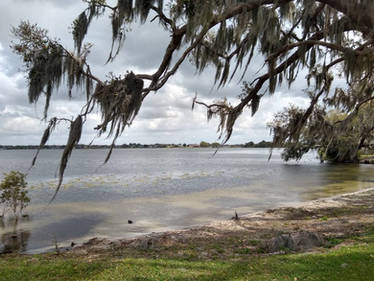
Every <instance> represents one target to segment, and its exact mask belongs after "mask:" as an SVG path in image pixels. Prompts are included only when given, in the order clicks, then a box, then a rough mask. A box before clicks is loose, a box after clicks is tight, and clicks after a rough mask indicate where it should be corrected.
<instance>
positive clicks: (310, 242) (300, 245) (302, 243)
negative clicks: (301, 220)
mask: <svg viewBox="0 0 374 281" xmlns="http://www.w3.org/2000/svg"><path fill="white" fill-rule="evenodd" d="M324 243H325V241H324V239H323V237H321V236H320V235H319V234H317V233H313V232H307V231H303V232H297V233H287V234H280V235H278V236H277V237H275V238H273V239H272V240H270V242H269V243H268V250H269V252H279V251H282V250H285V249H289V250H291V251H304V250H308V249H311V248H314V247H321V246H323V245H324Z"/></svg>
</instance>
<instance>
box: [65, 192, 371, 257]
mask: <svg viewBox="0 0 374 281" xmlns="http://www.w3.org/2000/svg"><path fill="white" fill-rule="evenodd" d="M373 226H374V188H369V189H365V190H361V191H358V192H354V193H348V194H343V195H339V196H334V197H329V198H325V199H319V200H314V201H309V202H305V203H297V204H292V205H288V206H284V207H281V208H277V209H269V210H266V211H263V212H256V213H251V214H247V215H244V216H239V219H235V218H233V219H231V220H225V221H216V222H212V223H211V224H209V225H204V226H196V227H192V228H188V229H184V230H176V231H167V232H161V233H150V234H147V235H143V236H140V237H137V238H134V239H119V240H114V241H111V240H108V239H101V238H93V239H91V240H89V241H87V242H86V243H83V244H82V245H74V246H73V247H72V248H71V249H69V250H68V251H67V254H72V255H87V254H91V255H92V254H93V255H95V254H105V253H106V254H108V253H109V254H115V255H120V256H126V255H129V256H147V255H152V256H159V255H160V256H185V255H198V257H202V258H214V257H215V256H223V255H226V256H228V257H236V256H240V255H243V254H248V253H251V254H264V253H265V254H266V253H272V252H275V251H277V250H279V249H277V248H276V247H278V246H279V245H278V244H279V243H280V246H279V247H283V246H284V245H286V246H287V245H289V244H290V243H291V244H292V243H293V244H292V245H293V246H294V247H293V248H292V247H291V250H295V251H299V250H315V249H316V248H321V247H322V248H323V247H325V248H326V247H332V246H335V245H336V244H339V243H340V242H342V241H345V242H346V241H347V240H349V239H351V238H352V237H355V236H358V235H361V234H362V233H365V232H366V231H367V230H368V229H369V228H370V227H373ZM305 237H307V238H305ZM308 237H309V238H310V239H311V240H312V241H306V240H305V239H309V238H308ZM282 239H283V240H284V239H286V240H287V241H286V240H284V241H283V240H282ZM289 239H291V240H290V241H288V240H289ZM303 239H304V240H305V241H304V240H303ZM310 239H309V240H310ZM279 241H280V242H279ZM282 241H283V242H282ZM277 243H278V244H277ZM282 243H283V244H282ZM287 243H288V244H287ZM295 243H296V244H297V245H296V244H295ZM277 245H278V246H277ZM282 245H283V246H282ZM295 245H296V246H295ZM298 245H299V246H300V247H298ZM304 246H305V247H304ZM274 247H275V248H274ZM279 247H278V248H279ZM287 247H288V246H287Z"/></svg>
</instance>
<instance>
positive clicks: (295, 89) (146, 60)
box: [0, 0, 308, 145]
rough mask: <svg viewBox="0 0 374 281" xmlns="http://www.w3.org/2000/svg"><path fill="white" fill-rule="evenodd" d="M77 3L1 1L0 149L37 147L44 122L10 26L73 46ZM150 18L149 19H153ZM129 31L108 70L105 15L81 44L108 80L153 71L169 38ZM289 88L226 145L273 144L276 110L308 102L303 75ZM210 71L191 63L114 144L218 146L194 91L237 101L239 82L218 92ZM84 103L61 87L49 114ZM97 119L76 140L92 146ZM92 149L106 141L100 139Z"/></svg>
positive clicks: (58, 138)
mask: <svg viewBox="0 0 374 281" xmlns="http://www.w3.org/2000/svg"><path fill="white" fill-rule="evenodd" d="M84 7H85V5H84V3H82V2H81V1H79V0H64V1H62V0H1V1H0V13H1V15H0V144H7V145H16V144H38V143H39V142H40V137H41V134H42V131H43V130H44V128H45V126H46V124H45V122H43V121H41V118H42V112H43V107H44V100H42V99H41V100H40V102H39V103H38V104H37V105H30V104H28V98H27V81H26V79H25V74H24V73H23V72H22V62H21V59H20V57H17V56H16V55H15V54H13V53H12V52H11V50H10V48H9V45H10V43H11V41H12V40H15V38H13V36H12V34H11V33H10V28H11V26H17V25H18V24H19V22H20V21H21V20H29V21H30V22H31V23H38V24H39V25H40V26H41V27H43V28H47V29H48V30H49V34H50V36H51V37H56V38H59V39H61V42H62V43H63V45H65V46H66V47H68V48H69V49H72V48H73V43H72V39H71V37H72V36H71V33H70V29H69V27H70V25H71V22H72V21H73V20H74V18H76V17H77V15H78V14H79V13H80V12H81V11H82V10H83V9H84ZM150 18H152V17H150ZM131 29H132V32H130V33H128V34H127V39H126V41H125V45H124V47H123V49H122V51H121V54H120V56H119V57H117V59H116V61H115V62H114V63H111V64H107V65H105V61H106V59H107V57H108V54H109V47H110V43H111V26H110V20H109V19H108V17H107V16H104V17H102V18H101V19H99V20H97V21H95V22H94V24H93V25H92V26H91V28H90V30H89V34H88V37H87V39H86V41H89V42H91V43H93V44H94V46H93V49H92V53H91V54H90V56H89V59H88V62H89V63H90V64H91V65H92V66H93V72H94V74H95V75H97V76H99V77H100V78H102V79H103V80H105V75H107V74H108V73H109V72H114V73H116V74H120V73H125V72H126V71H127V70H132V71H134V72H137V73H151V72H152V71H154V70H155V69H156V68H157V67H158V64H159V63H160V59H161V57H162V54H163V52H164V50H165V46H166V45H167V43H168V39H169V35H168V34H167V33H166V32H164V31H163V30H162V28H161V27H160V26H158V25H157V23H156V22H154V23H147V24H145V25H144V26H139V25H137V24H133V25H132V26H131ZM262 61H263V59H262V58H261V57H260V56H258V57H256V58H255V60H254V63H253V66H252V68H251V69H250V70H249V72H248V74H247V76H246V79H248V80H250V79H251V78H252V77H253V75H254V74H255V73H256V72H257V71H258V70H259V68H260V67H261V65H262ZM300 76H301V77H300V79H299V80H298V81H296V83H295V84H294V85H293V86H292V88H291V89H287V88H286V87H282V88H280V89H279V91H278V92H276V93H275V94H274V95H273V96H272V97H269V98H263V100H262V101H261V104H260V109H259V112H258V113H257V114H256V115H255V117H253V118H252V117H250V111H246V112H244V114H242V116H241V117H240V119H239V120H238V121H237V123H236V126H235V130H234V133H233V136H232V137H231V140H230V143H245V142H248V141H255V142H258V141H261V140H263V139H265V140H270V138H271V137H270V135H269V130H268V129H267V128H266V123H267V122H269V121H271V119H272V117H273V115H274V113H276V112H278V111H280V110H282V109H283V108H284V107H285V106H287V105H288V104H289V103H293V104H296V105H300V106H304V107H305V106H306V105H307V104H308V99H307V98H305V96H304V95H303V91H302V89H303V88H304V87H305V86H306V85H305V83H304V80H305V79H304V77H303V75H300ZM213 78H214V72H213V70H212V69H208V70H207V71H205V72H204V73H203V74H201V75H197V74H196V73H195V71H194V68H193V66H192V65H191V64H189V62H188V61H186V62H185V63H184V64H183V66H182V67H181V69H180V71H179V72H178V73H177V74H176V75H175V76H174V77H173V78H172V79H170V80H169V82H168V84H167V85H166V86H165V87H164V88H163V89H162V90H160V91H159V92H157V93H156V94H150V95H149V96H148V97H147V99H146V100H145V101H144V103H143V106H142V108H141V110H140V113H139V115H138V116H137V118H136V120H135V122H134V123H133V126H132V127H130V128H128V129H127V131H126V132H125V133H124V135H123V136H122V137H121V138H119V140H118V141H117V143H118V144H122V143H130V142H136V143H157V142H158V143H199V142H200V141H201V140H205V141H208V142H214V141H217V137H218V135H217V133H216V129H217V120H214V119H213V120H212V121H211V122H209V123H207V121H206V111H205V110H204V109H203V108H199V107H195V110H194V111H191V104H192V99H193V97H194V96H195V93H197V94H198V97H199V99H200V100H203V101H206V102H209V101H213V100H215V99H217V98H222V97H224V96H227V97H228V98H229V100H230V101H231V100H232V101H233V102H234V103H236V102H237V100H236V101H235V97H236V96H237V95H238V94H240V88H241V84H240V83H238V81H237V80H233V82H232V83H230V84H229V85H228V86H227V87H225V89H222V90H220V91H217V90H216V88H214V87H213ZM83 102H84V93H79V92H76V93H75V95H74V97H73V99H72V100H68V99H67V98H66V93H65V91H64V90H63V89H62V90H61V91H60V92H59V93H56V94H55V95H54V97H53V100H52V102H51V107H50V111H49V116H58V117H68V118H71V117H72V116H76V115H77V113H79V112H80V109H81V106H82V104H83ZM99 121H100V118H99V116H98V115H92V116H91V117H90V118H89V120H88V123H87V124H86V126H85V129H84V134H83V136H82V139H81V143H89V142H90V141H91V140H92V139H93V138H94V136H95V131H94V130H93V128H94V127H95V125H96V124H98V123H99ZM66 137H67V128H66V127H64V126H62V127H60V128H59V129H58V130H57V131H56V132H55V133H54V135H53V137H52V138H51V139H50V142H49V144H64V143H65V142H66ZM94 143H95V144H103V143H110V140H107V139H105V138H104V137H101V138H99V139H96V141H95V142H94Z"/></svg>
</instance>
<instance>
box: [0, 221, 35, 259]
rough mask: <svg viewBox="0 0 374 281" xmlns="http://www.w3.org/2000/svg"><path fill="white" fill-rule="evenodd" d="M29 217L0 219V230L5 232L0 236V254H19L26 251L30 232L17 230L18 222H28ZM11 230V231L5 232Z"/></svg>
mask: <svg viewBox="0 0 374 281" xmlns="http://www.w3.org/2000/svg"><path fill="white" fill-rule="evenodd" d="M29 220H30V218H29V216H22V217H21V218H18V217H10V218H8V219H6V218H4V217H1V218H0V229H1V230H5V232H4V233H3V234H2V235H1V240H0V242H1V243H0V254H9V253H19V252H24V251H26V249H27V244H28V241H29V239H30V232H29V231H27V230H24V229H18V226H19V222H20V221H29ZM9 229H11V231H7V230H9Z"/></svg>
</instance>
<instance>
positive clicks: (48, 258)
mask: <svg viewBox="0 0 374 281" xmlns="http://www.w3.org/2000/svg"><path fill="white" fill-rule="evenodd" d="M0 280H1V281H2V280H4V281H5V280H6V281H11V280H17V281H21V280H25V281H26V280H27V281H31V280H38V281H39V280H40V281H47V280H116V281H118V280H144V281H147V280H292V281H294V280H328V281H333V280H337V281H338V280H339V281H342V280H349V281H352V280H374V233H371V234H370V235H366V236H364V237H361V238H358V239H357V242H356V243H355V244H353V245H350V246H345V247H341V248H340V249H326V250H325V251H324V252H323V253H314V254H287V255H274V256H253V255H248V256H247V257H244V258H243V257H241V258H240V259H237V260H235V258H234V257H233V258H232V259H228V260H220V259H215V260H198V259H183V258H182V259H155V258H118V257H101V258H96V259H93V260H89V259H88V258H73V257H70V258H69V257H62V256H56V255H53V254H49V255H35V256H13V257H12V256H7V257H2V258H0Z"/></svg>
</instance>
